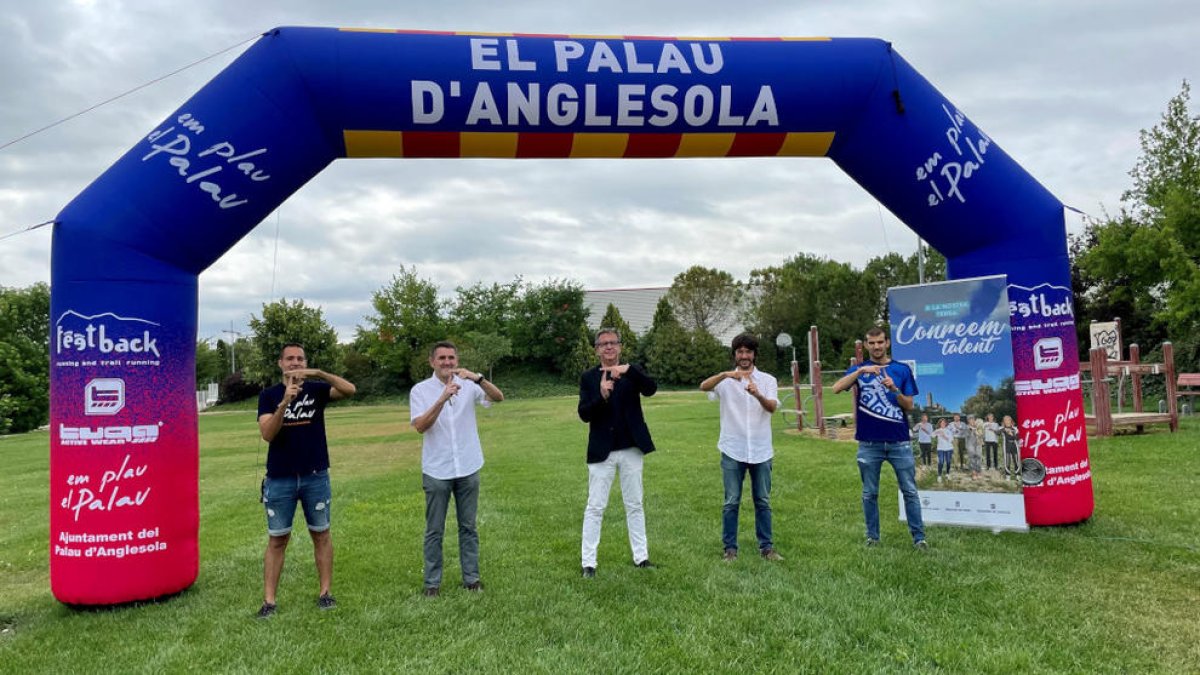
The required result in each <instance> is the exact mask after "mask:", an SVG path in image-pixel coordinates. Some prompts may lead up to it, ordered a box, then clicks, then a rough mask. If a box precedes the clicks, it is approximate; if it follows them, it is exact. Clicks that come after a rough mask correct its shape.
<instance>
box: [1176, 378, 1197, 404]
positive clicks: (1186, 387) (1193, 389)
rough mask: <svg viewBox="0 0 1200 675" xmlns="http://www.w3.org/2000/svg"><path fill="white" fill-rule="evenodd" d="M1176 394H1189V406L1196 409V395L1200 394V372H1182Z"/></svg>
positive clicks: (1177, 382) (1177, 383) (1180, 395)
mask: <svg viewBox="0 0 1200 675" xmlns="http://www.w3.org/2000/svg"><path fill="white" fill-rule="evenodd" d="M1175 384H1176V387H1177V388H1176V390H1175V395H1176V396H1178V397H1183V396H1188V397H1190V398H1189V400H1188V407H1189V408H1191V409H1192V410H1195V408H1196V405H1195V401H1196V399H1195V397H1196V396H1200V373H1180V374H1179V378H1178V380H1177V381H1176V383H1175Z"/></svg>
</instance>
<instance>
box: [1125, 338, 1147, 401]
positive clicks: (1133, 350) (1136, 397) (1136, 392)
mask: <svg viewBox="0 0 1200 675" xmlns="http://www.w3.org/2000/svg"><path fill="white" fill-rule="evenodd" d="M1129 362H1130V363H1132V364H1134V365H1137V364H1139V363H1141V362H1142V350H1141V348H1140V347H1138V346H1137V345H1136V344H1132V345H1129ZM1131 377H1132V379H1133V412H1144V410H1143V408H1142V374H1141V373H1140V372H1138V370H1137V369H1136V368H1135V369H1134V370H1133V374H1132V376H1131Z"/></svg>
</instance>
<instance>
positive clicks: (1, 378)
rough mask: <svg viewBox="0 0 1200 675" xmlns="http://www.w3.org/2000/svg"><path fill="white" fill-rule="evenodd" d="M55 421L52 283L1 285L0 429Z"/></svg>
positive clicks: (22, 429)
mask: <svg viewBox="0 0 1200 675" xmlns="http://www.w3.org/2000/svg"><path fill="white" fill-rule="evenodd" d="M49 419H50V287H49V286H47V285H46V284H34V285H33V286H30V287H28V288H23V289H22V288H5V287H3V286H0V433H22V432H25V431H30V430H32V429H36V428H38V427H40V426H42V425H43V424H45V423H46V422H47V421H48V420H49Z"/></svg>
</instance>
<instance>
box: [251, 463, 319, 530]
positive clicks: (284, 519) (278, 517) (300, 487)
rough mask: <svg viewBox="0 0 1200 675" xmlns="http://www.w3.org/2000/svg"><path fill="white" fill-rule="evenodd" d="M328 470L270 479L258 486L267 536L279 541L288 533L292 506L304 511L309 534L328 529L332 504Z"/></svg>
mask: <svg viewBox="0 0 1200 675" xmlns="http://www.w3.org/2000/svg"><path fill="white" fill-rule="evenodd" d="M332 494H333V493H332V491H331V490H330V486H329V470H328V469H325V470H323V471H314V472H312V473H306V474H303V475H298V476H286V477H283V478H272V477H270V476H267V477H266V478H264V479H263V482H262V503H263V506H264V507H265V508H266V511H267V534H269V535H271V536H272V537H282V536H283V535H285V534H290V533H291V531H292V519H293V518H295V517H296V502H300V506H302V507H303V508H304V521H305V522H306V523H308V529H309V530H310V531H312V532H324V531H325V530H328V529H329V506H330V504H331V503H332V502H333V499H332Z"/></svg>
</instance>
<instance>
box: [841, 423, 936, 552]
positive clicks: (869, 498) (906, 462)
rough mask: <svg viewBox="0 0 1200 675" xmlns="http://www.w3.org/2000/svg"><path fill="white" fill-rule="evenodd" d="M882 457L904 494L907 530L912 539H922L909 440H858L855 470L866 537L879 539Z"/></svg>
mask: <svg viewBox="0 0 1200 675" xmlns="http://www.w3.org/2000/svg"><path fill="white" fill-rule="evenodd" d="M884 461H887V462H888V463H890V464H891V465H892V470H893V471H895V472H896V482H897V483H899V484H900V493H901V494H903V495H904V510H905V512H906V513H907V515H908V531H909V532H911V533H912V538H913V542H918V541H924V539H925V523H924V522H923V521H922V520H921V500H920V498H918V497H917V464H916V462H914V461H913V455H912V443H910V442H908V441H859V442H858V472H859V474H861V475H862V484H863V489H862V504H863V518H864V519H865V520H866V521H867V538H868V539H879V469H880V467H882V466H883V463H884Z"/></svg>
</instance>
